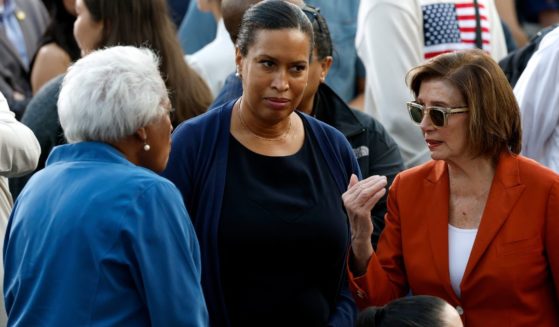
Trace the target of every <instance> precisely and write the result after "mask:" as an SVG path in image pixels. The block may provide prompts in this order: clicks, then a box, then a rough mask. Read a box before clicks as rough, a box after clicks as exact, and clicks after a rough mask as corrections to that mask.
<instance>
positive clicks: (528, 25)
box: [516, 0, 559, 35]
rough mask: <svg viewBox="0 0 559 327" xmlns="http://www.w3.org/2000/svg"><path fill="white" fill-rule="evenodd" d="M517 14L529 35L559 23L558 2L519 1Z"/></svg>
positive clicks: (551, 0)
mask: <svg viewBox="0 0 559 327" xmlns="http://www.w3.org/2000/svg"><path fill="white" fill-rule="evenodd" d="M516 4H517V12H518V14H519V18H520V21H521V23H522V26H523V28H524V29H525V30H526V31H527V33H528V35H535V34H536V33H537V32H538V31H539V30H540V29H542V28H545V27H548V26H551V25H554V24H557V23H559V1H558V0H517V1H516Z"/></svg>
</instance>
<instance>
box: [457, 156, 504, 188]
mask: <svg viewBox="0 0 559 327" xmlns="http://www.w3.org/2000/svg"><path fill="white" fill-rule="evenodd" d="M447 164H448V174H449V179H450V180H451V187H452V185H460V187H459V189H455V190H452V191H453V192H460V193H477V192H479V190H480V188H483V189H486V188H488V187H489V186H490V185H491V183H492V181H493V177H494V176H495V170H496V165H495V163H494V161H493V160H492V158H487V157H478V158H473V159H466V160H463V161H461V162H454V161H452V162H450V161H449V162H447Z"/></svg>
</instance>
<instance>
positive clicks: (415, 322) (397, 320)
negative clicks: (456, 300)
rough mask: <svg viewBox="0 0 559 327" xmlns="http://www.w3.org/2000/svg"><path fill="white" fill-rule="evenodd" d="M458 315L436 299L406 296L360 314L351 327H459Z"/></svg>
mask: <svg viewBox="0 0 559 327" xmlns="http://www.w3.org/2000/svg"><path fill="white" fill-rule="evenodd" d="M462 326H463V324H462V320H460V315H459V314H458V312H457V311H456V309H454V308H453V307H452V306H451V305H450V304H448V303H447V302H446V301H445V300H443V299H440V298H438V297H436V296H429V295H417V296H407V297H403V298H400V299H396V300H394V301H391V302H389V303H388V304H386V305H384V306H382V307H369V308H367V309H365V310H363V311H362V312H361V313H360V314H359V316H358V318H357V323H356V324H355V327H462Z"/></svg>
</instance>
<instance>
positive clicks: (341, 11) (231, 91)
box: [212, 0, 365, 109]
mask: <svg viewBox="0 0 559 327" xmlns="http://www.w3.org/2000/svg"><path fill="white" fill-rule="evenodd" d="M260 1H261V0H223V1H222V5H221V7H222V13H223V21H224V23H225V27H226V29H227V31H228V32H229V35H230V37H231V39H232V40H233V43H235V42H236V39H237V34H238V32H239V26H240V23H241V19H242V17H243V14H244V12H245V11H246V10H247V9H248V7H250V6H251V5H253V4H255V3H258V2H260ZM288 1H289V2H291V3H294V4H296V5H299V6H301V7H302V6H303V5H304V4H305V3H304V2H303V1H302V0H288ZM307 3H308V4H310V5H312V6H314V7H316V8H319V9H320V10H321V12H322V15H323V17H325V19H326V20H327V22H328V24H329V27H330V31H331V38H332V40H333V44H334V47H333V51H332V52H333V61H334V64H333V65H332V66H331V70H330V73H329V74H328V76H327V79H326V82H327V83H328V85H329V86H331V87H332V89H334V91H336V93H337V94H338V95H339V96H340V97H341V98H342V99H343V100H344V101H345V102H347V103H348V104H349V106H350V107H353V108H358V109H362V107H363V105H362V102H363V91H364V85H365V70H364V67H363V65H362V63H361V61H360V60H359V58H358V57H357V52H356V50H355V46H354V43H353V40H354V39H355V30H356V23H355V22H356V19H357V8H358V6H359V1H358V0H349V1H348V0H334V1H332V0H328V1H322V0H311V1H307ZM240 91H241V85H240V83H239V81H238V80H237V79H236V78H235V75H234V72H231V74H230V75H229V76H228V77H227V80H226V81H225V86H224V88H223V89H222V91H221V92H220V93H219V94H218V95H217V97H216V99H215V100H214V102H213V103H212V108H213V107H217V106H219V105H221V104H224V103H225V102H227V101H229V100H231V99H234V98H238V97H239V96H240Z"/></svg>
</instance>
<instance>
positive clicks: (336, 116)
mask: <svg viewBox="0 0 559 327" xmlns="http://www.w3.org/2000/svg"><path fill="white" fill-rule="evenodd" d="M312 116H314V117H315V118H317V119H318V120H320V121H323V122H325V123H326V124H328V125H330V126H332V127H334V128H335V129H337V130H339V131H340V132H342V134H344V136H345V137H346V138H347V137H352V136H355V135H357V134H360V133H363V132H365V127H364V126H363V124H362V123H361V122H360V121H359V119H357V117H356V116H355V114H354V113H353V111H352V109H351V108H350V107H349V106H348V105H347V104H346V103H345V101H344V100H342V98H340V97H339V96H338V95H337V94H336V92H334V90H332V89H331V88H330V87H329V86H328V85H326V84H325V83H320V86H319V87H318V90H317V92H316V94H315V96H314V104H313V110H312Z"/></svg>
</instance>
